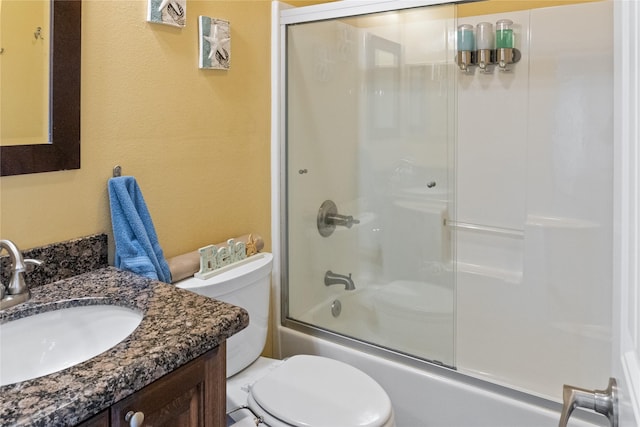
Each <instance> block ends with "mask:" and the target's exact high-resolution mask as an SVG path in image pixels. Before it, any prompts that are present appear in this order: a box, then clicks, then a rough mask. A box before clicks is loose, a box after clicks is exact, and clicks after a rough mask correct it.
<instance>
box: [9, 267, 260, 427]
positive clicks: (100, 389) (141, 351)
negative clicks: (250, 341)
mask: <svg viewBox="0 0 640 427" xmlns="http://www.w3.org/2000/svg"><path fill="white" fill-rule="evenodd" d="M91 305H116V306H120V307H125V308H128V309H132V310H135V311H137V312H139V313H141V314H142V315H143V317H142V321H141V322H140V324H139V325H138V327H137V328H136V329H135V330H134V331H133V332H132V333H131V334H130V335H129V336H127V337H126V338H125V339H123V340H122V341H120V342H119V343H118V344H116V345H115V346H113V347H111V348H110V349H109V350H107V351H104V352H103V353H100V354H99V355H97V356H95V357H93V358H90V359H89V360H86V361H84V362H82V363H78V364H76V365H74V366H71V367H69V368H67V369H64V370H62V371H59V372H54V373H52V374H49V375H45V376H42V377H38V378H33V379H28V380H26V381H21V382H18V383H14V384H9V385H5V386H2V387H0V395H1V396H2V399H1V401H0V420H1V424H2V425H3V426H4V425H7V426H50V425H81V426H121V425H130V424H129V421H130V420H131V418H132V417H133V416H135V415H136V413H137V412H143V413H144V416H145V421H146V422H149V421H152V420H155V421H160V420H164V422H166V423H168V424H169V425H176V426H182V425H189V426H224V425H225V377H226V370H225V361H226V360H225V355H226V343H225V340H226V339H227V338H229V337H230V336H232V335H234V334H235V333H237V332H239V331H240V330H242V329H244V328H245V327H246V326H247V325H248V323H249V317H248V314H247V312H246V311H245V310H244V309H242V308H240V307H236V306H233V305H230V304H226V303H223V302H221V301H217V300H214V299H210V298H206V297H203V296H200V295H197V294H194V293H192V292H189V291H185V290H182V289H178V288H176V287H175V286H173V285H168V284H165V283H161V282H158V281H153V280H149V279H145V278H143V277H140V276H137V275H134V274H131V273H128V272H125V271H122V270H119V269H116V268H113V267H106V268H101V269H98V270H95V271H92V272H89V273H85V274H80V275H77V276H74V277H71V278H68V279H64V280H60V281H57V282H53V283H50V284H47V285H44V286H38V287H34V288H32V297H31V299H30V300H29V301H27V302H25V303H23V304H21V305H18V306H16V307H11V308H9V309H7V310H3V311H0V325H1V324H4V323H6V322H10V321H12V320H17V319H20V318H24V317H27V316H32V315H35V314H38V313H41V312H45V311H51V310H63V309H65V308H68V307H77V306H91ZM127 414H129V415H127ZM127 418H129V419H127ZM146 422H145V424H146ZM131 425H135V424H131Z"/></svg>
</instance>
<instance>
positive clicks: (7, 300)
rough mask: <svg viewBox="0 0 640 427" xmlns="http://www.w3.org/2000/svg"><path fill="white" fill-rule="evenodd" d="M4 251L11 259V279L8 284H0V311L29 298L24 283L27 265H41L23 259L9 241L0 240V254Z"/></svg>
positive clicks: (40, 262)
mask: <svg viewBox="0 0 640 427" xmlns="http://www.w3.org/2000/svg"><path fill="white" fill-rule="evenodd" d="M2 249H6V251H7V252H8V253H9V257H10V259H11V279H9V284H8V285H6V286H5V285H4V284H2V283H0V310H4V309H5V308H9V307H13V306H14V305H18V304H22V303H23V302H25V301H27V300H28V299H29V298H31V292H30V291H29V287H28V286H27V284H26V283H25V282H24V273H25V271H27V265H41V264H42V261H39V260H37V259H24V258H23V257H22V253H21V252H20V250H19V249H18V247H17V246H16V245H15V243H13V242H12V241H11V240H0V252H1V251H2Z"/></svg>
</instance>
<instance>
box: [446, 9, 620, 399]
mask: <svg viewBox="0 0 640 427" xmlns="http://www.w3.org/2000/svg"><path fill="white" fill-rule="evenodd" d="M502 18H507V19H511V20H512V21H514V24H515V28H516V31H515V32H516V37H517V38H516V40H517V47H518V48H519V49H520V50H521V51H522V60H521V61H520V62H519V63H518V64H515V65H514V66H513V67H512V68H513V71H512V72H511V73H501V72H498V71H495V72H494V73H493V74H486V75H485V74H480V73H478V72H476V73H475V74H473V75H463V74H460V75H459V76H458V148H457V165H456V177H457V192H456V208H457V220H458V221H459V222H463V223H471V224H479V225H482V226H485V227H494V228H496V230H495V231H496V233H491V232H486V231H485V232H478V231H473V230H471V229H465V228H458V229H456V242H457V261H458V274H457V304H456V310H457V312H456V316H457V317H456V320H457V328H456V330H457V337H456V344H457V366H458V368H459V370H460V371H462V372H466V373H470V374H472V375H474V376H478V377H481V378H489V379H491V380H492V381H495V382H498V383H502V384H506V385H509V386H510V387H513V388H517V389H524V390H528V391H531V392H533V393H536V394H540V395H543V396H549V397H552V398H555V399H558V398H559V397H560V395H561V391H562V384H563V383H568V384H573V385H577V386H582V387H586V388H590V387H592V386H593V385H597V384H606V383H607V380H608V377H609V375H608V373H609V372H610V358H611V356H610V350H611V290H612V286H611V283H612V259H611V258H612V257H611V253H612V239H613V235H612V217H613V212H612V203H613V201H612V189H613V160H612V155H613V128H612V124H613V98H612V96H613V95H612V94H613V58H612V47H613V42H612V35H611V34H612V31H611V27H610V25H611V24H610V23H611V22H612V5H611V3H610V2H607V1H603V2H596V3H588V4H579V5H571V6H563V7H554V8H544V9H534V10H531V11H524V12H512V13H505V14H496V15H488V16H479V17H473V18H460V19H459V23H470V24H477V23H478V22H481V21H487V22H493V23H495V22H496V21H497V20H498V19H502ZM500 231H506V233H503V234H499V232H500Z"/></svg>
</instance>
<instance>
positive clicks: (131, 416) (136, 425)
mask: <svg viewBox="0 0 640 427" xmlns="http://www.w3.org/2000/svg"><path fill="white" fill-rule="evenodd" d="M124 420H125V421H126V422H128V423H129V425H130V426H131V427H142V423H143V422H144V412H133V411H129V412H127V414H126V415H125V416H124Z"/></svg>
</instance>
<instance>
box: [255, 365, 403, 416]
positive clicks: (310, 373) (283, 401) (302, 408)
mask: <svg viewBox="0 0 640 427" xmlns="http://www.w3.org/2000/svg"><path fill="white" fill-rule="evenodd" d="M250 393H251V395H252V396H253V398H254V400H255V401H256V403H257V404H258V405H260V407H261V408H262V409H263V410H264V411H266V412H268V413H269V414H271V415H272V416H274V417H275V418H278V419H280V420H282V421H284V422H285V423H287V424H290V425H292V426H298V427H337V426H353V427H378V426H382V425H384V424H385V423H386V422H387V421H388V420H389V418H391V416H392V409H391V401H390V399H389V397H388V396H387V394H386V393H385V391H384V390H383V389H382V387H381V386H380V385H379V384H378V383H377V382H375V381H374V380H373V379H372V378H371V377H369V376H368V375H366V374H365V373H364V372H362V371H360V370H358V369H356V368H354V367H353V366H350V365H347V364H346V363H343V362H339V361H337V360H333V359H328V358H325V357H319V356H309V355H298V356H293V357H291V358H289V359H287V360H286V361H285V362H283V363H282V364H281V365H279V366H278V367H277V368H276V369H274V370H273V371H271V372H270V373H269V374H267V375H266V376H264V377H263V378H261V379H260V380H258V381H256V383H255V384H253V386H252V387H251V391H250Z"/></svg>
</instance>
